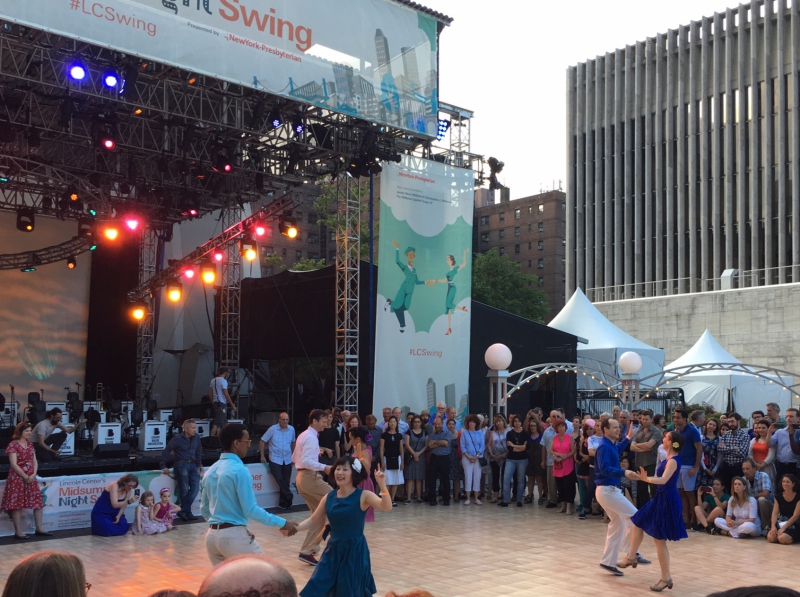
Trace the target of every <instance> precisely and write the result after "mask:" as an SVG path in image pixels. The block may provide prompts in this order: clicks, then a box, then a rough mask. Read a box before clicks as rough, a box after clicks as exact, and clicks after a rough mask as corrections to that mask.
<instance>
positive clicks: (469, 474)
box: [451, 415, 486, 506]
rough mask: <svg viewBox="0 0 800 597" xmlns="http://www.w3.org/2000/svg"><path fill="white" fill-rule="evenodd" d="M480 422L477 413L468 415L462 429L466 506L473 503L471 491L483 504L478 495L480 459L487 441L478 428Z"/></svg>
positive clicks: (475, 498)
mask: <svg viewBox="0 0 800 597" xmlns="http://www.w3.org/2000/svg"><path fill="white" fill-rule="evenodd" d="M451 420H454V419H452V418H451ZM479 424H480V421H479V420H478V416H477V415H467V418H466V419H464V429H462V430H461V465H462V466H463V467H464V492H465V493H466V494H467V499H466V500H464V505H465V506H469V505H470V503H471V502H470V493H472V497H473V500H474V501H475V503H476V504H478V505H479V506H480V505H481V500H480V498H479V497H478V495H479V494H480V484H481V463H480V460H481V458H483V457H484V453H485V451H486V441H485V439H484V435H483V433H482V432H481V431H480V429H478V425H479Z"/></svg>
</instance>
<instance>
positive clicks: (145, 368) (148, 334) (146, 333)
mask: <svg viewBox="0 0 800 597" xmlns="http://www.w3.org/2000/svg"><path fill="white" fill-rule="evenodd" d="M157 265H158V234H157V233H156V231H155V230H153V229H152V228H151V227H149V226H148V227H146V228H145V229H144V230H143V231H142V239H141V241H140V242H139V283H140V284H141V283H143V282H145V281H146V280H149V279H150V278H152V277H153V276H155V274H156V268H157ZM142 298H143V305H144V306H145V307H146V309H145V316H144V317H143V318H142V320H141V321H140V322H139V327H138V329H137V330H136V394H135V396H136V399H137V400H144V399H146V398H147V397H148V394H149V392H150V388H151V386H152V384H153V350H154V348H155V341H156V336H155V317H154V312H155V301H156V295H155V293H153V294H148V295H147V296H144V297H142Z"/></svg>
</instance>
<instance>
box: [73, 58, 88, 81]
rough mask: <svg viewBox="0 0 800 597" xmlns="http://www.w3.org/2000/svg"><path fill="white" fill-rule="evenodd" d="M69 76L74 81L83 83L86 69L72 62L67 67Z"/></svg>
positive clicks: (78, 63)
mask: <svg viewBox="0 0 800 597" xmlns="http://www.w3.org/2000/svg"><path fill="white" fill-rule="evenodd" d="M69 76H70V77H72V78H73V79H75V80H76V81H83V80H84V79H85V78H86V67H85V66H83V64H81V63H80V62H74V63H72V64H71V65H70V67H69Z"/></svg>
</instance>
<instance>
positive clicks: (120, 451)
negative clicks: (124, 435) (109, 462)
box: [94, 444, 130, 458]
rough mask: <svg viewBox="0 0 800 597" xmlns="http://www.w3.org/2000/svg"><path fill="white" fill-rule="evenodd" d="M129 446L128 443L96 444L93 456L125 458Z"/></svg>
mask: <svg viewBox="0 0 800 597" xmlns="http://www.w3.org/2000/svg"><path fill="white" fill-rule="evenodd" d="M129 451H130V446H129V445H128V444H97V446H96V447H95V449H94V457H95V458H127V457H128V452H129Z"/></svg>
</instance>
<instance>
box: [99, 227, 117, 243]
mask: <svg viewBox="0 0 800 597" xmlns="http://www.w3.org/2000/svg"><path fill="white" fill-rule="evenodd" d="M103 236H104V237H105V238H106V239H108V240H117V237H118V236H119V228H117V227H116V226H115V225H113V224H110V225H108V226H106V228H105V229H104V230H103Z"/></svg>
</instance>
